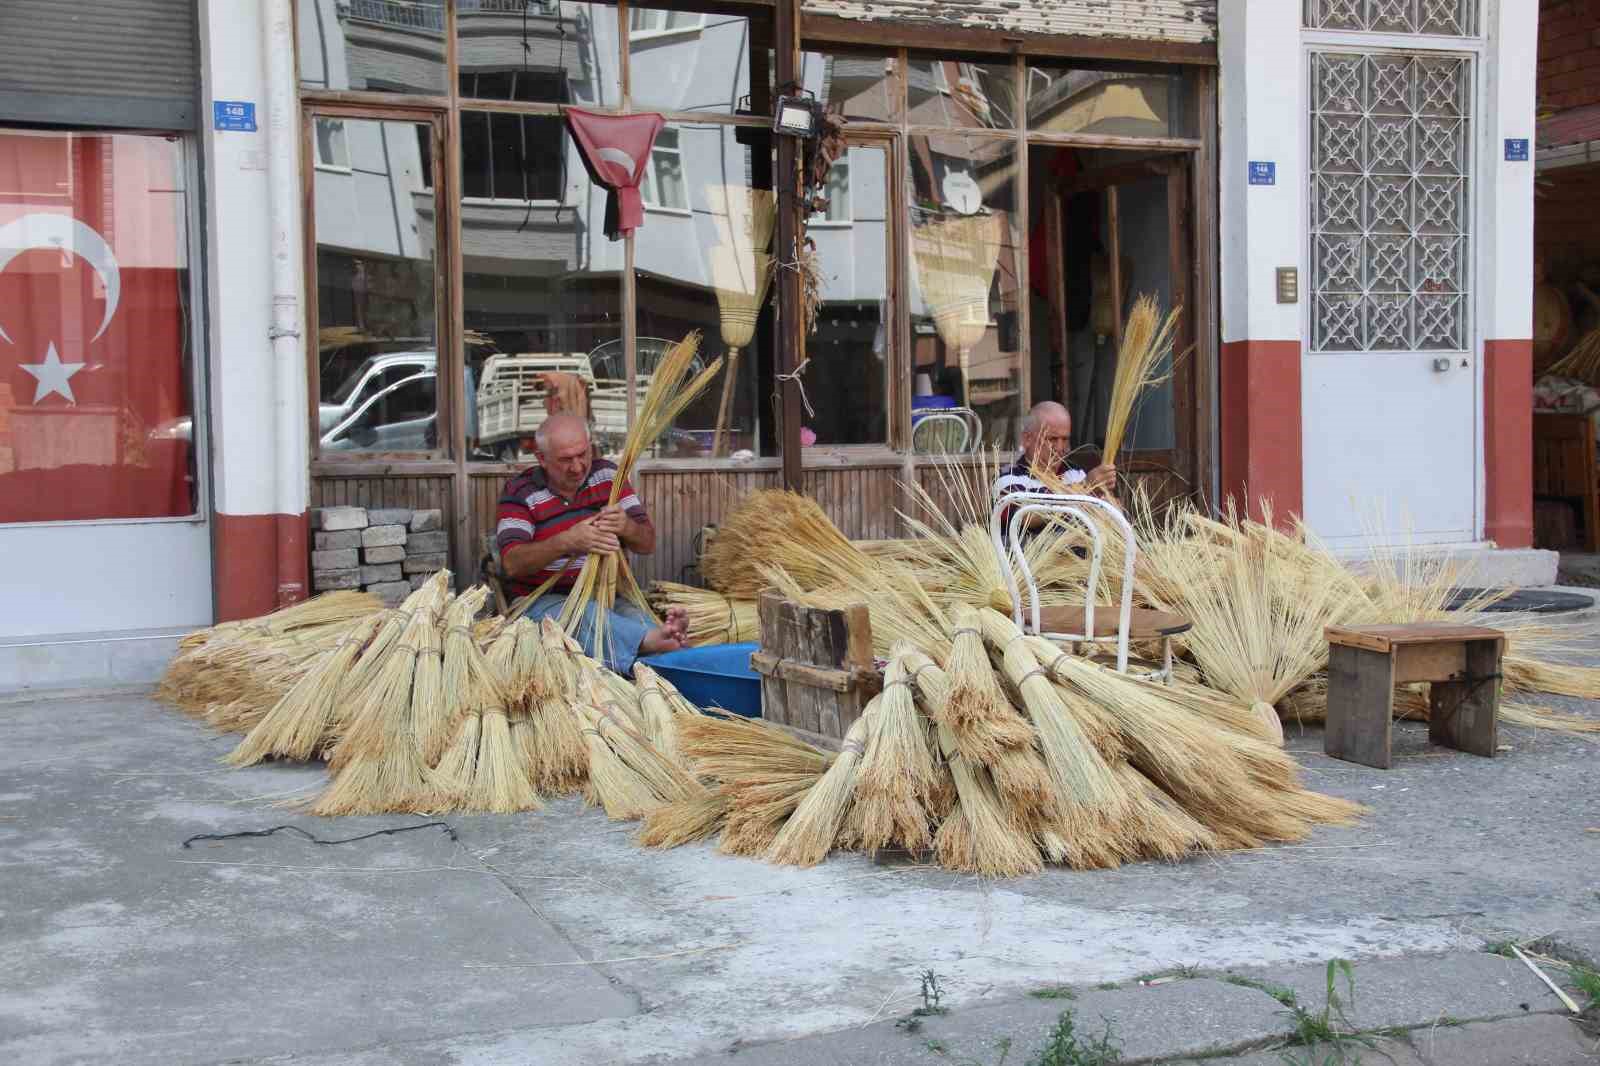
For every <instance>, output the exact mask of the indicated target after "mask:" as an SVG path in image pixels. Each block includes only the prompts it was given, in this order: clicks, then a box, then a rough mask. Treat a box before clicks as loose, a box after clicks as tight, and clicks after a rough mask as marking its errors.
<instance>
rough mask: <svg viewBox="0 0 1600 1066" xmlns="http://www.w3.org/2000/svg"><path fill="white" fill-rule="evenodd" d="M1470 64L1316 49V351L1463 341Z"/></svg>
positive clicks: (1458, 347) (1457, 347)
mask: <svg viewBox="0 0 1600 1066" xmlns="http://www.w3.org/2000/svg"><path fill="white" fill-rule="evenodd" d="M1471 72H1472V66H1471V61H1470V60H1469V59H1467V58H1464V57H1450V56H1407V55H1392V54H1364V53H1350V52H1318V53H1314V54H1313V55H1312V57H1311V166H1310V180H1311V292H1312V294H1313V303H1312V348H1313V350H1314V351H1319V352H1363V351H1463V350H1465V348H1466V345H1467V306H1468V301H1467V296H1468V273H1467V270H1468V261H1469V258H1468V246H1469V237H1470V234H1469V232H1468V210H1469V204H1470V202H1471V201H1470V198H1469V195H1468V193H1469V178H1468V173H1469V166H1470V149H1469V144H1470V140H1469V133H1470V130H1469V126H1470V118H1469V115H1470V92H1471Z"/></svg>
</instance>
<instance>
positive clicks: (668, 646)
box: [639, 622, 687, 655]
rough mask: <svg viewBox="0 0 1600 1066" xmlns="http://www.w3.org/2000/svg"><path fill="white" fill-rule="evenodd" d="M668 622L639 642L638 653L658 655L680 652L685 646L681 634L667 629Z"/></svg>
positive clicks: (657, 627)
mask: <svg viewBox="0 0 1600 1066" xmlns="http://www.w3.org/2000/svg"><path fill="white" fill-rule="evenodd" d="M670 624H671V623H670V622H666V623H663V624H661V625H658V626H656V627H655V628H654V629H652V630H651V631H650V632H648V633H646V634H645V635H644V639H643V640H641V641H640V642H639V651H640V653H641V654H644V655H660V654H661V653H662V652H667V651H682V650H683V649H684V648H685V647H686V646H687V645H685V643H684V640H683V637H682V635H681V634H679V633H676V632H674V631H673V630H671V629H669V628H668V626H669V625H670Z"/></svg>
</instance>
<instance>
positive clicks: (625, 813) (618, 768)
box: [574, 703, 661, 822]
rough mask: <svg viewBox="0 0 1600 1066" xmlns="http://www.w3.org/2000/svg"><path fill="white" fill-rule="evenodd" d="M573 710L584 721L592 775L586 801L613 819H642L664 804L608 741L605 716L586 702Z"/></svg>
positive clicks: (585, 795)
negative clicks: (604, 728)
mask: <svg viewBox="0 0 1600 1066" xmlns="http://www.w3.org/2000/svg"><path fill="white" fill-rule="evenodd" d="M574 713H575V714H577V715H578V716H579V720H580V721H581V722H582V724H583V739H584V742H585V743H586V744H587V745H588V749H589V778H588V784H587V786H586V787H585V789H584V794H583V798H584V803H585V804H587V805H589V806H591V807H593V806H599V807H601V808H603V809H604V810H605V812H606V817H608V818H610V819H611V820H612V821H614V822H630V821H634V820H635V819H638V818H642V817H644V816H645V815H646V814H648V813H650V812H651V811H653V810H655V809H656V808H658V807H660V806H661V799H660V797H658V796H657V795H656V794H655V793H654V792H653V791H651V789H650V786H649V785H648V784H647V783H646V782H645V780H644V778H642V777H640V776H639V775H638V774H637V773H635V772H634V771H633V770H632V769H631V768H630V767H629V766H628V765H627V764H626V763H625V762H623V761H622V757H621V756H620V755H618V754H617V753H616V751H615V750H613V749H612V747H611V745H609V744H607V743H606V739H605V736H604V734H603V733H602V732H601V724H602V722H603V721H604V716H603V715H602V714H601V712H600V711H599V710H598V709H597V708H595V707H591V706H589V705H588V704H586V703H580V704H577V705H576V706H575V708H574Z"/></svg>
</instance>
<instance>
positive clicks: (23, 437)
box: [0, 130, 198, 522]
mask: <svg viewBox="0 0 1600 1066" xmlns="http://www.w3.org/2000/svg"><path fill="white" fill-rule="evenodd" d="M184 153H185V142H184V141H183V140H182V139H180V138H177V137H171V136H159V135H153V136H145V135H137V134H124V133H117V134H100V133H68V132H49V131H32V130H28V131H25V130H0V190H4V191H0V522H42V521H63V520H89V519H107V518H165V517H182V516H187V515H191V514H194V513H195V511H196V509H197V507H198V496H197V486H198V481H197V479H196V460H195V452H194V441H195V440H196V433H195V427H194V421H193V411H194V409H193V406H192V397H193V389H194V381H193V373H194V351H193V348H192V347H191V336H190V329H189V323H190V322H191V320H192V318H191V315H192V308H191V306H190V293H189V283H190V277H189V257H188V250H187V246H188V232H187V224H188V212H189V206H190V205H189V198H188V182H187V179H186V174H187V171H186V166H185V161H184Z"/></svg>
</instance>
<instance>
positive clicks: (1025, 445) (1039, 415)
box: [995, 400, 1117, 503]
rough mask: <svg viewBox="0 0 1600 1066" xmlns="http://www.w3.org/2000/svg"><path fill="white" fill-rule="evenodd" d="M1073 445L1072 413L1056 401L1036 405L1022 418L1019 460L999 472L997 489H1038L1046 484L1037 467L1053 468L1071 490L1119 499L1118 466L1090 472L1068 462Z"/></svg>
mask: <svg viewBox="0 0 1600 1066" xmlns="http://www.w3.org/2000/svg"><path fill="white" fill-rule="evenodd" d="M1071 448H1072V415H1071V413H1070V412H1068V411H1067V409H1066V408H1065V407H1063V406H1061V405H1060V404H1058V403H1056V402H1055V401H1053V400H1045V401H1044V402H1043V403H1037V404H1034V406H1033V410H1031V411H1029V412H1028V414H1027V416H1026V417H1024V418H1023V420H1022V454H1021V455H1020V456H1018V457H1017V461H1016V462H1015V463H1012V464H1011V465H1010V466H1008V467H1004V468H1002V469H1001V471H1000V477H999V478H998V479H997V480H996V481H995V489H996V491H997V492H1004V491H1012V492H1014V491H1017V490H1027V489H1038V488H1042V487H1044V486H1043V485H1042V484H1041V483H1040V482H1039V481H1038V480H1037V479H1035V478H1034V476H1033V473H1032V471H1033V470H1034V468H1035V467H1037V468H1039V469H1041V470H1053V471H1054V472H1055V474H1056V476H1057V477H1059V478H1060V479H1061V480H1062V481H1063V482H1065V483H1066V486H1067V489H1068V491H1071V492H1075V493H1082V494H1083V495H1085V496H1101V497H1103V498H1105V499H1108V500H1110V501H1111V502H1112V503H1116V502H1117V498H1116V496H1115V495H1114V491H1115V488H1116V484H1117V470H1116V467H1114V466H1112V465H1111V464H1109V463H1101V464H1099V465H1097V466H1095V467H1093V468H1092V469H1090V470H1089V471H1088V472H1087V473H1085V472H1084V471H1083V470H1082V469H1079V468H1077V467H1074V466H1072V465H1071V464H1069V462H1068V461H1067V460H1068V453H1069V451H1070V449H1071Z"/></svg>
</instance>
